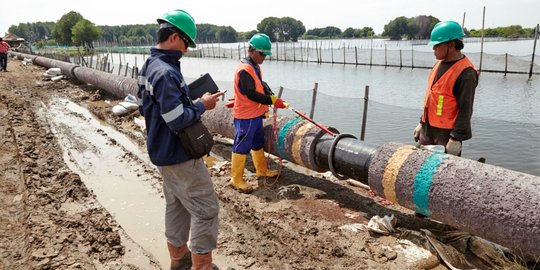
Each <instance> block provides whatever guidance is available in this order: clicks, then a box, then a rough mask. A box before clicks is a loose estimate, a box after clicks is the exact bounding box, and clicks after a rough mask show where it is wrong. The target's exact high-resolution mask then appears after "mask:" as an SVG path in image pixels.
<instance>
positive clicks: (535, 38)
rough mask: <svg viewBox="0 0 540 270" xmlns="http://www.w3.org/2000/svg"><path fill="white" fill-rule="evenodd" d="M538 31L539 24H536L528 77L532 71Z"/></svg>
mask: <svg viewBox="0 0 540 270" xmlns="http://www.w3.org/2000/svg"><path fill="white" fill-rule="evenodd" d="M538 31H540V29H539V25H538V24H537V25H536V33H535V34H534V47H533V53H532V59H531V69H530V70H529V78H531V76H532V73H533V66H534V54H535V53H536V40H537V39H538Z"/></svg>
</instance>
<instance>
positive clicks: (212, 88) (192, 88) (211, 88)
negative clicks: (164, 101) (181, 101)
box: [188, 73, 219, 100]
mask: <svg viewBox="0 0 540 270" xmlns="http://www.w3.org/2000/svg"><path fill="white" fill-rule="evenodd" d="M188 87H189V98H191V100H196V99H198V98H200V97H202V95H204V93H206V92H209V93H210V94H214V93H216V92H217V91H218V90H219V87H218V86H217V85H216V83H215V82H214V80H213V79H212V76H210V74H208V73H206V74H204V75H202V76H201V77H199V78H197V79H196V80H194V81H193V82H191V83H190V84H188Z"/></svg>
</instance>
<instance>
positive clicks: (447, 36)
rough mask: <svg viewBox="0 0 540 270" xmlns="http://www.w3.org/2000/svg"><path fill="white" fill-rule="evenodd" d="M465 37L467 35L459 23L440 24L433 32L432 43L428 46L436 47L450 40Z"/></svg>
mask: <svg viewBox="0 0 540 270" xmlns="http://www.w3.org/2000/svg"><path fill="white" fill-rule="evenodd" d="M464 36H465V33H463V28H461V25H459V23H457V22H453V21H447V22H439V23H437V24H436V25H435V27H433V31H431V41H430V42H429V43H428V45H429V46H435V45H437V44H440V43H444V42H447V41H450V40H454V39H461V38H462V37H464Z"/></svg>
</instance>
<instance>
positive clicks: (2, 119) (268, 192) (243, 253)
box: [0, 59, 449, 269]
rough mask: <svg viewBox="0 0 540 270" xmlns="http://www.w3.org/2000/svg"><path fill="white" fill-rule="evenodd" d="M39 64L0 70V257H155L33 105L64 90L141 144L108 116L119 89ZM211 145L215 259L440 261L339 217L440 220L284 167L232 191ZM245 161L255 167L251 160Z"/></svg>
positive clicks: (242, 263)
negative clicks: (77, 168) (72, 165)
mask: <svg viewBox="0 0 540 270" xmlns="http://www.w3.org/2000/svg"><path fill="white" fill-rule="evenodd" d="M43 72H44V69H43V68H41V67H37V66H23V65H22V64H21V62H20V61H15V60H11V59H10V62H9V72H6V73H3V72H2V73H0V133H1V134H2V135H1V137H0V193H1V195H0V204H1V205H2V207H1V208H0V269H159V268H160V265H159V262H158V261H157V260H156V259H155V257H154V256H153V255H152V252H153V251H152V250H143V249H142V248H141V246H140V245H138V244H137V243H135V242H134V241H132V240H131V237H129V236H128V234H127V233H126V232H125V230H124V229H123V228H122V227H123V226H122V224H118V222H117V221H116V220H115V219H114V218H113V217H112V215H111V214H109V211H108V210H107V209H106V208H105V207H103V206H102V204H101V203H100V202H99V201H98V200H97V199H96V196H95V195H94V193H93V191H92V190H90V189H89V188H88V187H87V186H86V185H85V184H84V182H83V181H81V178H80V176H79V175H78V174H76V173H74V172H73V171H70V170H69V169H68V167H67V166H66V163H65V162H64V159H63V154H62V149H61V147H60V145H59V143H58V140H57V138H56V137H55V135H54V134H53V133H52V132H51V128H50V126H48V124H47V122H46V121H42V120H41V119H42V118H41V116H40V115H39V112H40V110H41V109H42V108H43V106H45V107H46V106H48V105H47V104H48V102H50V100H51V98H52V97H63V98H67V99H70V100H72V101H74V102H76V103H79V104H82V105H84V106H86V107H88V108H89V109H90V110H91V111H92V112H94V114H95V115H96V116H97V117H98V118H100V119H102V120H104V121H105V122H107V123H108V124H110V125H112V126H114V127H116V129H118V130H119V131H121V132H122V133H125V134H126V135H127V136H128V137H130V138H131V139H132V140H133V141H134V142H135V143H136V144H138V145H139V146H140V148H141V149H143V150H144V149H145V145H144V138H143V137H141V131H140V130H139V129H138V127H137V126H136V125H135V124H133V121H132V119H133V116H136V114H137V113H134V114H132V115H128V116H124V117H114V116H113V115H112V114H111V113H110V112H111V110H110V109H111V107H112V104H114V103H115V102H118V100H116V101H115V100H113V102H110V103H107V102H103V100H104V99H112V98H111V97H107V96H106V94H105V93H104V92H102V91H99V90H97V89H95V88H93V87H90V86H85V85H81V84H77V83H76V82H73V81H66V80H63V81H60V82H56V83H55V82H45V81H42V80H41V74H42V73H43ZM94 151H99V149H96V150H94ZM214 152H215V155H217V156H221V157H224V158H225V161H226V162H224V163H223V164H222V165H221V166H214V167H212V168H211V173H212V176H213V181H214V183H215V187H216V192H217V194H218V196H219V199H220V203H221V207H222V209H221V212H220V238H219V243H218V249H217V250H216V251H215V253H216V255H217V256H218V257H219V258H221V259H220V262H219V264H220V267H222V268H224V269H226V268H227V266H232V267H231V268H235V269H432V268H434V269H447V268H446V267H444V266H442V265H441V264H440V261H439V259H438V258H437V256H435V255H433V254H431V253H429V252H427V251H426V252H427V253H422V252H421V251H422V249H420V248H419V247H417V246H416V245H414V244H412V243H411V242H408V241H405V240H404V239H400V238H399V235H400V234H399V233H396V234H393V235H391V236H381V235H377V234H373V233H368V232H366V231H362V230H360V231H356V232H354V231H353V230H350V229H347V228H343V227H342V226H344V225H350V224H354V223H362V224H366V223H367V222H368V221H369V219H370V218H371V217H372V216H374V215H380V216H383V215H391V214H393V215H395V216H396V217H397V220H398V224H397V225H398V227H400V228H402V229H404V230H412V231H418V230H420V229H430V230H447V229H449V228H447V226H445V225H443V224H439V223H437V222H434V221H431V220H427V219H421V218H417V217H415V216H414V213H413V212H412V211H410V210H407V209H404V208H401V207H398V206H394V205H387V203H386V201H384V200H382V199H380V198H377V197H375V196H374V195H373V194H372V193H370V192H369V191H368V190H366V189H364V188H360V187H354V186H351V185H348V184H347V183H346V182H339V181H335V180H332V179H325V177H324V175H321V174H316V175H315V176H308V175H306V174H304V173H300V172H299V171H298V170H292V169H290V168H288V167H283V169H282V174H281V177H280V178H279V181H273V180H257V179H255V178H254V177H253V176H249V179H250V181H251V182H252V183H258V184H259V186H260V188H259V189H258V190H257V191H256V192H255V193H253V194H249V195H247V194H240V193H238V192H236V191H234V190H232V189H231V188H229V187H228V186H227V182H228V181H229V174H228V172H229V169H230V162H229V160H230V158H229V157H230V146H228V145H226V144H217V146H216V147H215V149H214ZM126 158H130V159H133V160H137V158H136V157H134V156H129V157H126ZM210 163H211V162H210ZM139 164H140V167H141V171H143V172H145V174H148V175H152V177H155V178H158V179H159V175H156V172H155V169H153V168H150V169H148V168H146V167H145V165H144V162H142V161H140V162H139ZM248 164H249V165H248V170H251V171H253V166H252V165H251V161H248ZM210 165H211V164H210ZM274 166H277V165H276V164H274ZM142 178H143V177H142V176H141V179H142ZM141 181H142V180H141ZM155 188H156V189H158V190H159V189H160V188H161V187H160V185H159V184H158V185H156V187H155ZM163 248H165V246H163ZM424 251H425V250H424ZM135 257H136V259H134V258H135Z"/></svg>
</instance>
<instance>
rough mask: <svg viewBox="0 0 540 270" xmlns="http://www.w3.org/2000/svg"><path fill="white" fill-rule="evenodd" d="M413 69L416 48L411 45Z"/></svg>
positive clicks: (412, 66)
mask: <svg viewBox="0 0 540 270" xmlns="http://www.w3.org/2000/svg"><path fill="white" fill-rule="evenodd" d="M411 68H413V69H414V47H413V46H412V45H411Z"/></svg>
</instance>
